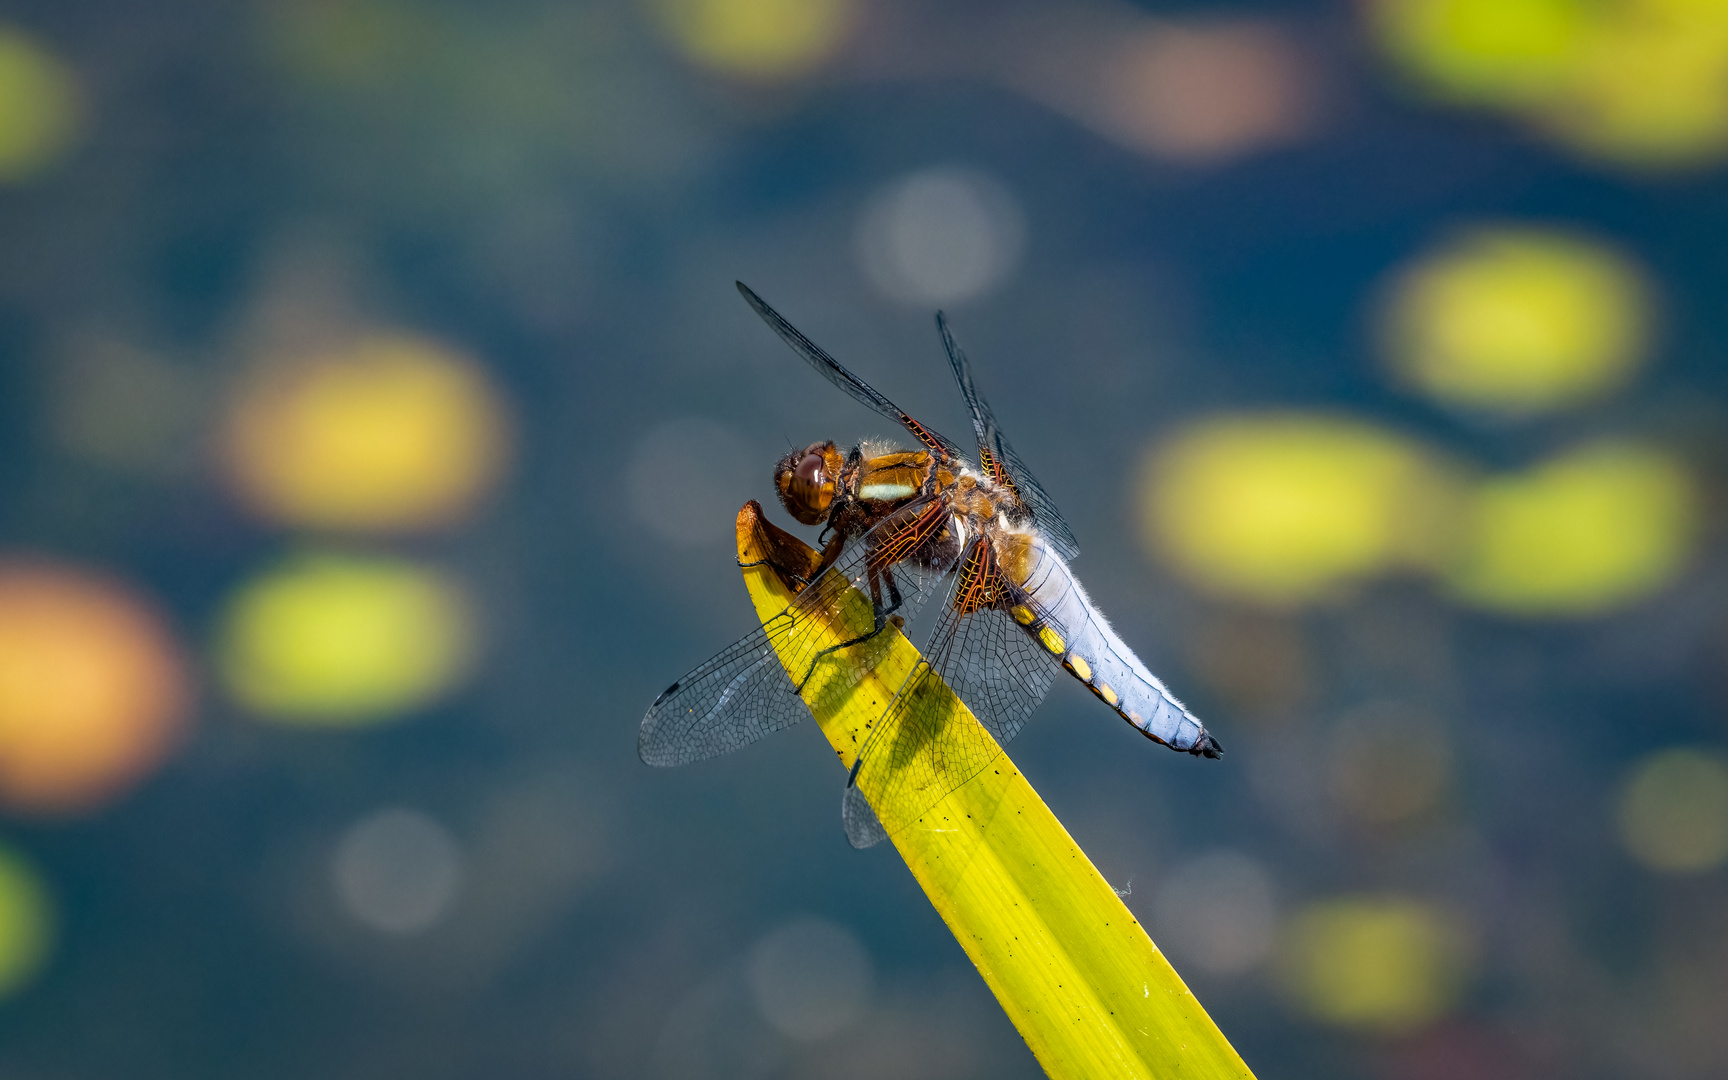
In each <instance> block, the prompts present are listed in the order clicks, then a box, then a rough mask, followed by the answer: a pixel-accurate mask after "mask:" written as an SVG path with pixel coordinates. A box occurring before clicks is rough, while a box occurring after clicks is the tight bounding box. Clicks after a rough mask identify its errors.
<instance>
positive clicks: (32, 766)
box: [0, 563, 191, 813]
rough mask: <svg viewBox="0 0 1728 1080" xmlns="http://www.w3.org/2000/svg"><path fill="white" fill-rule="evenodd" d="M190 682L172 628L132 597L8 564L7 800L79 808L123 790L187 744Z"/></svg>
mask: <svg viewBox="0 0 1728 1080" xmlns="http://www.w3.org/2000/svg"><path fill="white" fill-rule="evenodd" d="M189 682H190V680H189V677H188V675H187V672H186V665H185V661H184V658H183V657H182V656H181V653H180V649H179V646H178V644H177V643H176V642H175V640H174V637H173V635H172V633H171V632H170V631H169V629H168V628H167V626H166V625H165V623H164V622H163V620H162V619H161V618H160V617H159V616H158V615H157V614H156V612H155V611H154V610H153V609H152V607H151V606H150V605H149V604H147V603H145V602H144V601H143V600H141V599H140V598H138V597H137V596H135V595H133V593H132V592H131V591H130V590H128V589H126V588H124V587H122V586H120V585H117V584H114V583H112V582H109V581H106V580H104V579H102V578H100V577H96V576H94V575H90V574H86V573H84V572H81V571H77V570H71V569H66V568H61V567H53V566H45V565H37V564H32V563H16V564H0V803H4V804H5V805H8V806H11V807H13V808H16V809H22V810H31V811H37V812H48V813H55V812H76V811H81V810H88V809H92V808H94V807H97V806H100V805H101V804H103V803H105V802H107V801H108V800H110V799H112V798H114V797H115V796H117V795H119V794H121V793H122V792H124V791H125V790H126V789H127V788H129V787H130V786H131V785H132V784H133V783H135V782H136V781H137V780H139V779H140V778H142V777H143V776H144V775H146V774H148V773H149V772H150V771H151V770H152V769H154V768H155V767H156V765H157V764H158V763H160V762H161V760H162V758H163V757H164V756H165V755H166V754H167V753H168V751H169V750H170V749H171V748H172V747H173V745H174V743H175V742H176V740H177V739H178V737H179V735H180V734H181V732H182V730H183V728H184V727H185V725H186V722H187V720H188V714H189V712H190V704H191V691H190V686H189Z"/></svg>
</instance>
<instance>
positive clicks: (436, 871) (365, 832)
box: [330, 807, 463, 936]
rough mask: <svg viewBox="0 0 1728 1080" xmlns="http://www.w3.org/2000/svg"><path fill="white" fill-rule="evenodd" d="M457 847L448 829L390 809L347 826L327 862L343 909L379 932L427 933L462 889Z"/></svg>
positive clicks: (422, 816)
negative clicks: (333, 853) (334, 851)
mask: <svg viewBox="0 0 1728 1080" xmlns="http://www.w3.org/2000/svg"><path fill="white" fill-rule="evenodd" d="M462 861H463V860H462V849H461V846H460V845H459V844H457V842H456V838H455V837H454V836H452V835H450V830H448V829H446V828H445V827H444V826H442V825H440V824H439V823H438V822H437V821H435V820H433V819H432V818H430V817H428V816H426V815H425V814H423V813H421V812H419V811H418V810H409V809H406V808H403V807H391V808H388V809H385V810H380V811H378V812H376V813H374V814H371V815H369V816H367V817H365V818H363V819H361V820H360V821H358V822H356V823H354V825H352V826H350V827H349V829H348V830H347V832H345V833H343V834H342V838H341V840H340V841H339V842H338V843H337V845H336V853H335V856H334V858H332V859H331V861H330V880H331V884H332V886H333V887H334V888H335V890H336V898H337V899H338V900H339V901H341V904H342V908H343V910H345V911H347V912H348V914H349V915H351V916H352V917H353V918H354V919H355V920H356V921H358V922H360V923H362V924H364V925H366V926H369V927H371V928H372V929H374V930H377V931H380V932H381V933H385V934H392V935H397V936H406V935H410V934H418V933H422V932H424V931H426V930H429V929H431V928H432V927H433V926H435V925H437V923H438V922H439V921H440V920H441V919H443V917H444V916H445V915H446V914H447V913H448V912H449V910H450V907H451V904H452V903H453V902H454V901H455V900H456V897H457V894H458V892H459V891H460V889H461V885H462Z"/></svg>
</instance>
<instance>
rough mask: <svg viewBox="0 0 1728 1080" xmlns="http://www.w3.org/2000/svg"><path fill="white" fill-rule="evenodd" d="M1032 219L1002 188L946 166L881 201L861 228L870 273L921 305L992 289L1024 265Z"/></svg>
mask: <svg viewBox="0 0 1728 1080" xmlns="http://www.w3.org/2000/svg"><path fill="white" fill-rule="evenodd" d="M1025 237H1026V219H1025V215H1024V214H1023V213H1022V212H1021V210H1020V204H1019V203H1018V202H1017V201H1016V200H1015V198H1014V196H1013V195H1011V194H1009V193H1008V191H1007V190H1006V189H1004V188H1003V187H1002V185H1001V184H999V183H997V182H996V181H995V180H993V179H992V178H990V177H989V176H988V175H986V174H984V173H981V172H978V171H976V170H973V169H963V168H954V167H938V168H931V169H924V170H921V171H919V172H915V173H913V174H912V175H910V176H906V177H902V178H901V179H899V180H896V181H895V182H894V183H892V184H890V185H888V186H887V187H886V188H884V189H883V190H882V191H880V192H878V193H877V194H876V195H875V196H873V197H872V198H871V200H870V202H869V204H868V205H867V206H866V207H865V208H864V214H863V217H862V218H861V219H860V220H859V224H858V254H859V258H860V260H861V262H862V263H863V266H864V272H865V275H866V276H867V277H868V278H869V279H870V281H871V283H872V284H874V285H875V286H876V287H877V288H878V289H879V290H881V292H882V293H883V295H885V296H888V297H891V298H893V299H896V300H900V301H903V302H905V303H908V304H916V305H918V306H920V307H928V306H932V305H936V306H940V305H944V304H958V303H963V302H964V301H967V300H972V299H975V298H977V297H979V296H983V295H984V294H986V293H988V292H990V291H991V290H993V289H995V288H996V287H997V286H999V285H1001V284H1002V283H1003V282H1004V281H1006V280H1007V279H1008V278H1009V276H1010V275H1012V274H1013V272H1014V271H1015V270H1016V269H1017V268H1018V267H1019V264H1020V256H1021V252H1022V249H1023V248H1024V247H1025Z"/></svg>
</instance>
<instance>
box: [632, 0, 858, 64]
mask: <svg viewBox="0 0 1728 1080" xmlns="http://www.w3.org/2000/svg"><path fill="white" fill-rule="evenodd" d="M650 2H651V3H652V4H653V6H654V9H655V13H656V15H657V16H658V20H659V23H660V26H661V27H662V28H663V29H664V31H665V32H666V35H667V36H668V37H669V38H670V39H671V41H672V42H673V44H675V45H676V46H677V47H678V48H679V50H680V51H681V52H683V53H684V54H685V55H686V56H688V57H690V59H692V60H694V61H695V62H697V63H699V64H701V65H702V66H704V67H707V68H710V69H713V70H715V71H718V72H720V73H722V74H726V75H733V76H738V77H741V78H747V79H778V78H786V77H788V76H793V75H798V74H802V73H803V72H805V71H808V70H810V69H811V68H813V67H815V66H816V65H817V64H818V63H820V62H821V61H822V60H824V59H826V58H827V57H828V56H829V54H831V53H832V52H833V51H834V49H835V48H836V47H838V46H839V44H840V42H841V40H842V39H843V38H844V37H845V35H846V31H847V30H848V29H849V28H850V26H851V23H852V15H853V12H852V0H650Z"/></svg>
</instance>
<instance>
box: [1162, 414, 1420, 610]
mask: <svg viewBox="0 0 1728 1080" xmlns="http://www.w3.org/2000/svg"><path fill="white" fill-rule="evenodd" d="M1452 488H1453V481H1452V480H1451V478H1450V475H1449V470H1448V469H1447V468H1446V467H1445V466H1444V465H1443V464H1441V463H1440V462H1438V461H1437V460H1436V459H1434V458H1433V457H1432V456H1431V455H1430V454H1429V453H1428V452H1426V451H1424V450H1423V449H1422V448H1421V447H1420V446H1419V445H1418V444H1416V443H1414V442H1412V441H1411V440H1409V439H1405V438H1403V437H1401V436H1399V435H1396V434H1394V433H1392V432H1389V431H1385V430H1382V429H1380V428H1377V427H1374V426H1371V425H1369V424H1365V423H1361V422H1357V421H1352V420H1345V419H1340V418H1333V417H1327V416H1310V415H1301V414H1267V415H1258V416H1249V415H1239V416H1224V417H1220V418H1217V419H1214V420H1210V421H1207V422H1204V423H1202V424H1199V425H1196V426H1194V427H1192V428H1189V429H1188V430H1186V431H1184V432H1182V433H1180V434H1178V435H1177V436H1176V437H1175V438H1174V439H1172V440H1170V441H1169V442H1167V443H1165V444H1163V445H1160V446H1158V447H1156V448H1154V450H1153V451H1152V453H1151V454H1150V456H1149V457H1148V459H1147V467H1146V469H1145V473H1144V477H1143V479H1142V483H1141V485H1140V494H1141V513H1140V520H1141V525H1142V534H1143V536H1144V539H1145V540H1146V542H1147V543H1148V545H1149V546H1150V547H1151V549H1152V550H1153V551H1154V552H1155V553H1156V554H1158V555H1159V556H1160V557H1162V558H1163V559H1164V560H1165V561H1166V562H1168V563H1169V565H1170V566H1171V567H1173V568H1174V569H1175V570H1177V571H1178V572H1179V573H1181V574H1182V575H1183V576H1184V577H1186V578H1188V579H1189V580H1190V581H1193V582H1194V583H1196V584H1198V585H1201V586H1203V587H1205V588H1208V589H1212V590H1216V591H1218V592H1221V593H1227V594H1233V595H1237V596H1242V597H1245V598H1248V599H1252V600H1258V601H1263V602H1268V603H1274V604H1292V603H1301V602H1305V601H1311V600H1316V599H1320V598H1323V597H1326V596H1329V595H1334V594H1336V593H1337V592H1338V591H1339V590H1340V589H1341V588H1342V587H1344V586H1346V585H1347V584H1348V583H1350V582H1353V581H1356V580H1359V579H1362V578H1365V577H1368V576H1370V575H1374V574H1379V573H1383V572H1386V571H1388V570H1392V569H1395V568H1398V567H1404V566H1418V567H1420V566H1428V565H1432V564H1434V563H1435V562H1436V561H1437V560H1439V559H1440V558H1442V557H1443V556H1444V555H1445V554H1446V552H1447V551H1448V549H1449V543H1450V539H1451V537H1450V530H1449V528H1448V527H1447V525H1446V520H1447V517H1448V508H1449V507H1450V506H1451V504H1452V495H1451V492H1452Z"/></svg>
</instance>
